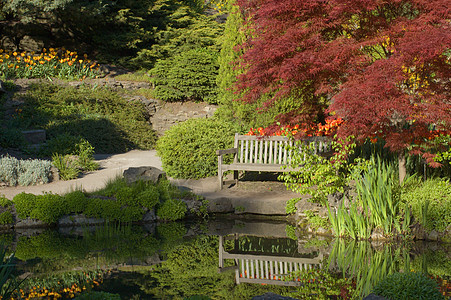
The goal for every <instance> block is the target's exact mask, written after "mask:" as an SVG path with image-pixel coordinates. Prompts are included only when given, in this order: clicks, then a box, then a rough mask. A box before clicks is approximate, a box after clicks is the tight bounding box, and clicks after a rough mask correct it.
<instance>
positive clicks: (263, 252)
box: [218, 234, 323, 286]
mask: <svg viewBox="0 0 451 300" xmlns="http://www.w3.org/2000/svg"><path fill="white" fill-rule="evenodd" d="M224 241H225V242H227V241H233V247H232V248H231V250H228V251H226V250H225V249H224ZM292 241H293V240H290V239H271V238H262V237H255V236H241V237H240V236H239V235H238V234H235V235H233V236H225V237H224V236H219V250H218V253H219V268H220V270H221V271H223V268H224V260H225V259H233V260H234V262H235V266H234V267H233V268H234V269H235V282H236V283H237V284H240V283H245V282H246V283H258V284H274V285H285V286H299V285H303V283H302V282H300V279H299V278H290V277H292V274H293V272H303V271H307V270H311V269H312V268H318V269H319V268H321V262H322V260H323V255H322V254H321V253H320V254H319V255H318V256H316V257H314V258H309V257H298V256H300V255H299V253H298V252H297V251H296V252H294V251H292V249H291V247H290V246H291V245H289V244H290V243H287V242H292ZM287 244H288V245H287ZM290 254H291V255H290ZM312 254H313V253H310V254H308V256H312ZM313 255H314V254H313ZM229 268H230V267H229Z"/></svg>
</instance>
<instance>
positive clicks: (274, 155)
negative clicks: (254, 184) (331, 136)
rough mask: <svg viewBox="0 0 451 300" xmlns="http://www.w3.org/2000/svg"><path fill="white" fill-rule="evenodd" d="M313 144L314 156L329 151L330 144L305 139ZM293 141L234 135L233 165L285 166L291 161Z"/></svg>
mask: <svg viewBox="0 0 451 300" xmlns="http://www.w3.org/2000/svg"><path fill="white" fill-rule="evenodd" d="M312 141H313V142H314V143H315V144H314V147H315V154H316V153H321V152H326V151H328V150H329V149H330V142H328V141H327V140H326V139H321V138H315V139H307V140H306V142H312ZM291 146H293V141H292V140H290V139H289V138H288V137H286V136H270V137H258V136H255V135H250V136H249V135H239V134H235V145H234V147H235V148H237V149H238V154H237V155H236V156H235V161H234V163H240V164H275V165H286V164H289V163H290V161H291V151H292V150H289V148H290V147H291Z"/></svg>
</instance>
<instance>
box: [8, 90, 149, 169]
mask: <svg viewBox="0 0 451 300" xmlns="http://www.w3.org/2000/svg"><path fill="white" fill-rule="evenodd" d="M144 111H145V109H144V107H143V105H142V104H138V103H129V102H127V101H126V100H124V99H123V98H121V97H120V96H119V95H117V93H114V92H113V91H111V90H110V89H107V88H90V87H87V86H83V87H80V88H78V89H76V88H73V87H69V86H56V85H49V84H41V85H34V86H33V87H32V88H31V90H30V91H29V92H28V93H27V94H26V96H25V105H24V108H23V114H24V119H21V120H20V121H16V123H14V124H11V126H15V127H20V128H43V129H45V130H46V131H47V134H48V136H49V137H50V138H56V137H58V136H60V135H63V134H65V136H64V135H63V136H60V137H59V138H57V141H55V142H54V144H52V145H53V146H52V148H51V149H49V150H51V151H52V152H53V151H55V150H56V151H63V152H67V151H75V152H76V153H77V155H81V156H83V155H85V156H86V157H85V158H89V157H90V154H92V149H91V148H90V147H91V146H92V147H94V149H95V150H96V152H98V153H117V152H124V151H127V150H129V149H136V148H138V149H149V148H151V147H152V146H153V144H154V142H155V134H154V132H153V130H152V128H151V126H150V124H149V123H148V122H147V121H146V119H145V117H144V116H145V113H144ZM68 135H69V136H76V137H78V136H80V137H81V139H80V140H79V142H78V143H76V144H75V145H74V144H72V145H73V148H72V145H70V147H68V148H65V147H63V146H61V145H62V144H63V143H64V141H65V140H68V141H69V142H70V141H72V139H73V138H70V137H68ZM73 141H75V139H74V140H73ZM73 141H72V142H73ZM87 142H89V143H87ZM85 167H86V168H87V169H89V164H88V165H85Z"/></svg>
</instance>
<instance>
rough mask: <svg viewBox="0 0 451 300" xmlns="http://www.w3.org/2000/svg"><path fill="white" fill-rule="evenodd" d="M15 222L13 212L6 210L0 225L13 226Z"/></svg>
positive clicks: (2, 214) (0, 217)
mask: <svg viewBox="0 0 451 300" xmlns="http://www.w3.org/2000/svg"><path fill="white" fill-rule="evenodd" d="M13 222H14V217H13V214H12V213H11V211H9V210H6V211H4V212H2V213H0V224H1V225H6V224H13Z"/></svg>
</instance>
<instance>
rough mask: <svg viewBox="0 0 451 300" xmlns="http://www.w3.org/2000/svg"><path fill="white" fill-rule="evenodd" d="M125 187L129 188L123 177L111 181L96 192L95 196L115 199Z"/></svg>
mask: <svg viewBox="0 0 451 300" xmlns="http://www.w3.org/2000/svg"><path fill="white" fill-rule="evenodd" d="M125 187H127V182H126V181H125V179H124V178H123V177H117V178H115V179H113V180H109V181H108V182H107V183H106V185H105V187H104V188H103V189H101V190H99V191H97V192H95V194H96V195H101V196H106V197H114V196H115V195H116V193H117V192H118V191H119V190H121V189H122V188H125Z"/></svg>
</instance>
